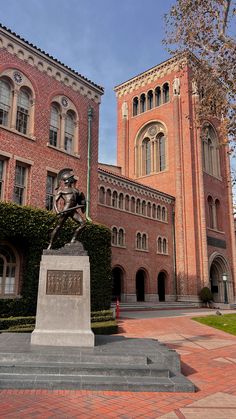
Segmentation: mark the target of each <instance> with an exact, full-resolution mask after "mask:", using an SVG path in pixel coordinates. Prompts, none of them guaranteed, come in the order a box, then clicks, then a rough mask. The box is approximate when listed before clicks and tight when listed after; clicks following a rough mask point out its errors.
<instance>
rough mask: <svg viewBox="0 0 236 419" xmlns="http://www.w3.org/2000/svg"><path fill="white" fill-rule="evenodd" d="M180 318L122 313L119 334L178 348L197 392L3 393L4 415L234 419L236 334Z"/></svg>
mask: <svg viewBox="0 0 236 419" xmlns="http://www.w3.org/2000/svg"><path fill="white" fill-rule="evenodd" d="M213 312H214V311H213ZM177 315H178V316H177V317H174V316H175V313H174V312H172V313H169V312H166V317H162V314H161V315H160V313H159V314H158V313H157V312H152V313H150V312H149V314H148V313H137V314H136V315H135V314H134V313H132V314H131V313H128V312H127V313H123V316H124V317H122V318H121V319H120V322H119V323H120V334H121V335H124V336H126V337H140V338H155V339H156V338H157V339H159V340H160V342H164V343H165V344H167V345H168V347H169V348H173V349H175V350H176V351H177V352H178V353H179V354H180V355H181V361H182V372H183V374H184V375H185V376H187V377H188V378H189V379H190V380H191V381H192V382H193V383H194V384H195V386H196V387H197V391H196V392H195V393H140V392H137V393H134V392H132V393H131V392H111V391H85V390H84V391H68V390H55V391H53V390H52V391H47V390H1V391H0V406H1V409H0V417H1V418H4V419H5V418H40V419H44V418H79V419H83V418H84V419H90V418H91V419H92V418H101V419H102V418H120V419H131V418H144V419H152V418H162V419H177V418H178V419H184V418H186V419H195V418H196V419H197V418H199V419H200V418H201V419H205V418H206V419H211V418H212V419H213V418H214V419H235V418H236V336H232V335H229V334H226V333H224V332H222V331H219V330H216V329H212V328H210V327H208V326H205V325H201V324H199V323H197V322H195V321H193V320H191V317H192V316H193V315H195V313H194V312H192V311H191V312H183V313H182V315H181V313H180V312H178V313H177ZM128 317H130V318H128Z"/></svg>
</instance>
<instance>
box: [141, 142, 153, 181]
mask: <svg viewBox="0 0 236 419" xmlns="http://www.w3.org/2000/svg"><path fill="white" fill-rule="evenodd" d="M142 160H143V174H144V175H149V174H150V173H151V141H150V140H149V139H148V138H144V140H143V158H142Z"/></svg>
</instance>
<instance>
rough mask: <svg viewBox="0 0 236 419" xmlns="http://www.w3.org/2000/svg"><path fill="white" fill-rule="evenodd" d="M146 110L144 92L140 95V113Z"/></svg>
mask: <svg viewBox="0 0 236 419" xmlns="http://www.w3.org/2000/svg"><path fill="white" fill-rule="evenodd" d="M145 111H146V95H145V93H142V94H141V96H140V113H142V112H145Z"/></svg>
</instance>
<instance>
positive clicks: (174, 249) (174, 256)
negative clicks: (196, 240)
mask: <svg viewBox="0 0 236 419" xmlns="http://www.w3.org/2000/svg"><path fill="white" fill-rule="evenodd" d="M172 237H173V259H174V281H173V282H174V284H173V285H174V287H173V288H174V292H175V297H176V301H177V295H178V290H177V276H176V238H175V209H174V207H172Z"/></svg>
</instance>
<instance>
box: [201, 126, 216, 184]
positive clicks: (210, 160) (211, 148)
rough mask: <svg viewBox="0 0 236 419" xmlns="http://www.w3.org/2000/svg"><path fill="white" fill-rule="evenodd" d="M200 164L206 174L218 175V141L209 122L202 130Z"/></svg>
mask: <svg viewBox="0 0 236 419" xmlns="http://www.w3.org/2000/svg"><path fill="white" fill-rule="evenodd" d="M202 164H203V170H205V171H206V172H207V173H208V174H210V175H213V176H217V177H219V176H220V154H219V141H218V138H217V136H216V132H215V130H214V128H213V126H212V125H210V124H205V125H204V127H203V130H202Z"/></svg>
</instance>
